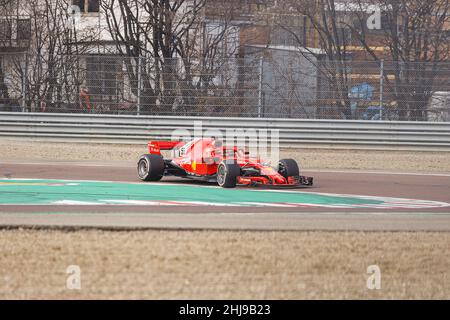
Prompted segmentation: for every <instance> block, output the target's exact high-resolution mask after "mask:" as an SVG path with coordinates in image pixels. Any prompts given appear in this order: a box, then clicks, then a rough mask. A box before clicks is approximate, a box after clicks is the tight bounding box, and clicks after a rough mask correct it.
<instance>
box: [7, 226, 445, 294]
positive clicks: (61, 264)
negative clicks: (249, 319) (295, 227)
mask: <svg viewBox="0 0 450 320" xmlns="http://www.w3.org/2000/svg"><path fill="white" fill-rule="evenodd" d="M449 247H450V233H360V232H352V233H332V232H329V233H326V232H219V231H217V232H212V231H204V232H194V231H192V232H191V231H184V232H182V231H139V232H112V231H75V232H63V231H42V230H40V231H37V230H34V231H32V230H3V231H0V253H1V254H0V298H6V299H11V298H12V299H15V298H26V299H37V298H44V299H47V298H62V299H73V298H75V299H78V298H88V299H97V298H113V299H116V298H130V299H134V298H145V299H167V298H182V299H184V298H194V299H201V298H202V299H222V298H223V299H228V298H235V299H304V298H308V299H309V298H312V299H316V298H326V299H328V298H331V299H336V298H358V299H359V298H362V299H372V298H376V299H378V298H383V299H384V298H386V299H390V298H399V299H415V298H426V299H428V298H430V299H442V298H443V299H449V298H450V281H449V280H450V278H449V276H450V256H449V254H448V248H449ZM373 264H376V265H378V266H379V267H380V268H381V272H382V282H381V285H382V288H381V290H368V289H367V288H366V279H367V277H368V274H366V269H367V267H368V266H369V265H373ZM68 265H79V266H80V267H81V286H82V288H81V290H79V291H73V290H68V289H66V277H67V274H66V273H65V271H66V268H67V266H68Z"/></svg>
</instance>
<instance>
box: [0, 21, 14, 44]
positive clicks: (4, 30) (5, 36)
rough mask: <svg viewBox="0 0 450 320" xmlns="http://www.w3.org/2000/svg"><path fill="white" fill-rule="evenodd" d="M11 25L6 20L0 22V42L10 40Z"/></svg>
mask: <svg viewBox="0 0 450 320" xmlns="http://www.w3.org/2000/svg"><path fill="white" fill-rule="evenodd" d="M11 36H12V28H11V23H10V22H9V21H7V20H0V40H11Z"/></svg>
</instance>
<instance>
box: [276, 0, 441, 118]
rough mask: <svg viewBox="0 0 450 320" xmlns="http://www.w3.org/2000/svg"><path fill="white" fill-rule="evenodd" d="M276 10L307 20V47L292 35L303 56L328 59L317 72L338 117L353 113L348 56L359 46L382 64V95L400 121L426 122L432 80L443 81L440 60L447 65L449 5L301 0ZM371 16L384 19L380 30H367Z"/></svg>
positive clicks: (392, 0) (416, 1)
mask: <svg viewBox="0 0 450 320" xmlns="http://www.w3.org/2000/svg"><path fill="white" fill-rule="evenodd" d="M279 9H280V10H282V11H283V12H285V13H286V12H290V13H291V14H295V15H299V16H300V15H301V16H304V17H305V18H306V20H307V22H308V24H309V27H310V28H311V29H312V30H313V32H314V34H315V35H314V36H313V37H312V38H313V39H314V41H313V42H309V43H305V41H304V39H301V38H298V36H297V35H296V34H293V36H295V37H297V40H298V41H297V43H298V45H299V46H302V47H304V48H303V49H304V50H303V52H306V53H307V56H317V54H316V52H313V51H312V50H311V49H310V48H311V47H312V48H320V49H321V50H322V53H321V54H324V55H325V56H326V63H324V64H322V65H317V69H318V70H319V71H320V72H321V73H322V75H324V76H325V79H326V80H327V81H328V82H329V84H328V85H329V88H330V89H329V90H330V92H332V93H334V94H335V96H331V97H330V98H333V99H336V101H337V103H338V109H339V110H340V113H343V114H345V115H346V117H347V118H348V117H349V115H350V114H351V112H350V99H349V98H348V93H349V84H350V82H349V74H348V70H349V68H348V67H349V66H351V61H350V59H349V54H350V53H351V51H352V50H351V47H354V46H358V47H360V48H362V49H363V51H364V52H365V53H366V57H367V58H368V59H372V60H373V61H376V62H379V61H380V60H381V59H383V60H385V71H386V72H385V73H384V82H385V85H386V91H387V92H388V93H390V96H392V100H393V104H394V105H395V106H396V108H397V114H398V118H399V119H402V120H407V119H411V120H426V107H427V104H428V101H429V99H430V98H431V96H432V94H433V88H434V86H435V84H436V80H439V81H442V80H443V77H442V76H439V68H441V67H442V65H443V64H442V62H443V61H449V60H448V59H449V56H448V55H449V53H450V47H449V44H450V41H449V40H450V39H449V36H450V33H449V32H448V29H449V25H450V21H449V18H450V17H449V9H450V5H449V1H448V0H432V1H420V0H400V1H399V0H354V1H344V0H343V1H334V0H304V1H286V2H282V5H281V6H279ZM375 11H378V12H380V18H381V19H382V20H381V29H380V30H376V29H375V30H374V29H370V28H368V26H367V22H368V19H369V17H370V16H371V15H372V14H374V13H376V12H375ZM279 23H280V25H281V26H283V23H282V22H279ZM285 29H286V31H287V32H289V31H290V29H289V28H288V27H285ZM380 47H382V48H387V50H379V48H380ZM305 56H306V55H305ZM447 68H448V67H447Z"/></svg>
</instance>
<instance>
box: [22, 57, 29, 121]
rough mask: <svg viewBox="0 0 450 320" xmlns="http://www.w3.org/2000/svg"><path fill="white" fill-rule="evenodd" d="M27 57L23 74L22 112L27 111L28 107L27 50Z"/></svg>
mask: <svg viewBox="0 0 450 320" xmlns="http://www.w3.org/2000/svg"><path fill="white" fill-rule="evenodd" d="M24 58H25V61H24V62H25V66H24V70H23V74H22V92H21V93H22V103H21V109H22V112H25V111H26V108H27V103H26V101H27V80H28V54H27V53H26V52H25V54H24Z"/></svg>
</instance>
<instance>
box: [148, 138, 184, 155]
mask: <svg viewBox="0 0 450 320" xmlns="http://www.w3.org/2000/svg"><path fill="white" fill-rule="evenodd" d="M184 144H185V143H184V142H183V141H150V142H149V143H148V151H149V152H150V154H161V150H172V149H174V148H175V147H181V146H183V145H184Z"/></svg>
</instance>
